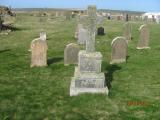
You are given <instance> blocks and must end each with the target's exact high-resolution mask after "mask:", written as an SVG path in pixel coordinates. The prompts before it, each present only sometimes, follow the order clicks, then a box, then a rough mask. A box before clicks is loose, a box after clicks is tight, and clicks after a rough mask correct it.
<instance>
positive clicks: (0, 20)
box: [0, 15, 3, 31]
mask: <svg viewBox="0 0 160 120" xmlns="http://www.w3.org/2000/svg"><path fill="white" fill-rule="evenodd" d="M2 22H3V21H2V17H1V15H0V31H1V30H2Z"/></svg>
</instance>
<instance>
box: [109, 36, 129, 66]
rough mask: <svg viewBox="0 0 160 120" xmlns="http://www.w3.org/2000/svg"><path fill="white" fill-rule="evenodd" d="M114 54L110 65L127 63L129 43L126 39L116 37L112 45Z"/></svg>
mask: <svg viewBox="0 0 160 120" xmlns="http://www.w3.org/2000/svg"><path fill="white" fill-rule="evenodd" d="M111 46H112V53H111V62H110V64H115V63H123V62H126V57H127V48H128V45H127V41H126V39H125V38H124V37H116V38H115V39H114V40H113V41H112V43H111Z"/></svg>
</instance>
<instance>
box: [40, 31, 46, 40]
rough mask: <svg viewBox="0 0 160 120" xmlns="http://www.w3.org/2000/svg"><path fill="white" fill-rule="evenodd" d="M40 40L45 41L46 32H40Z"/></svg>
mask: <svg viewBox="0 0 160 120" xmlns="http://www.w3.org/2000/svg"><path fill="white" fill-rule="evenodd" d="M40 39H41V40H43V41H46V39H47V37H46V32H44V31H41V32H40Z"/></svg>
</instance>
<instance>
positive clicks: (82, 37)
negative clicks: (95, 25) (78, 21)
mask: <svg viewBox="0 0 160 120" xmlns="http://www.w3.org/2000/svg"><path fill="white" fill-rule="evenodd" d="M88 37H89V36H88V30H87V29H84V28H80V29H79V31H78V44H86V41H87V40H88V39H89V38H88Z"/></svg>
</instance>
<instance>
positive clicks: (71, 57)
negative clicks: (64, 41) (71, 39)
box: [64, 43, 80, 65]
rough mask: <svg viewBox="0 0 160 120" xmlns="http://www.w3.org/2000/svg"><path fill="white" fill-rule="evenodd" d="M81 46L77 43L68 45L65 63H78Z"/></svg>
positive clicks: (65, 52)
mask: <svg viewBox="0 0 160 120" xmlns="http://www.w3.org/2000/svg"><path fill="white" fill-rule="evenodd" d="M79 50H80V48H79V46H78V45H77V44H75V43H70V44H68V45H67V46H66V48H65V50H64V64H65V65H69V64H77V63H78V53H79Z"/></svg>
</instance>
